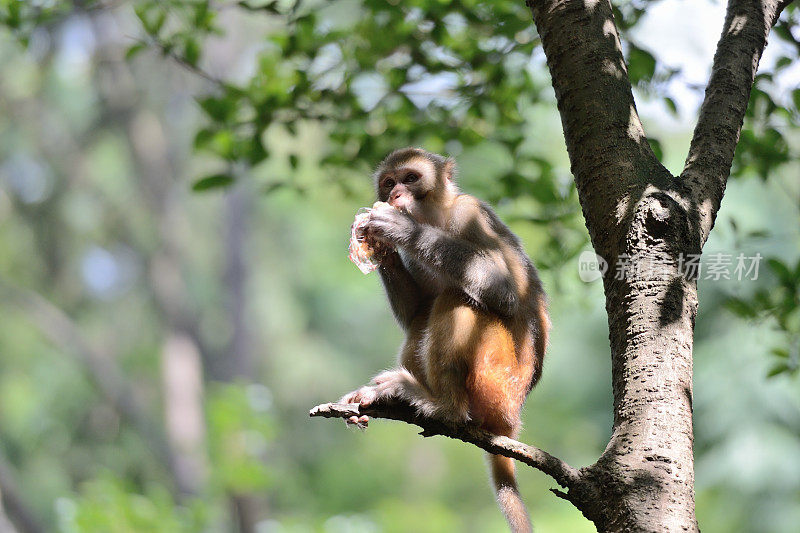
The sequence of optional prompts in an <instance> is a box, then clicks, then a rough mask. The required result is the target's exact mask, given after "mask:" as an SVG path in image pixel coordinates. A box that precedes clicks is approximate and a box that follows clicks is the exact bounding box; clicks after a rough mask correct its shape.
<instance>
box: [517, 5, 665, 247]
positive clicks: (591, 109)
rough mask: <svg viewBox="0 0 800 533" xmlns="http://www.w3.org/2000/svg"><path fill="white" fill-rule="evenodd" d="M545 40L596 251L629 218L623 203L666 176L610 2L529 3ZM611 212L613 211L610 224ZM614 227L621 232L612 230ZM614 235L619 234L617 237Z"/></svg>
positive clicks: (610, 243)
mask: <svg viewBox="0 0 800 533" xmlns="http://www.w3.org/2000/svg"><path fill="white" fill-rule="evenodd" d="M527 4H528V6H529V7H530V9H531V12H532V13H533V19H534V22H535V23H536V28H537V29H538V31H539V35H540V36H541V39H542V47H543V49H544V53H545V56H546V57H547V66H548V68H549V70H550V75H551V76H552V81H553V88H554V89H555V95H556V101H557V103H558V110H559V113H560V114H561V124H562V126H563V129H564V138H565V140H566V144H567V151H568V152H569V158H570V163H571V169H572V174H573V175H574V176H575V185H576V187H577V189H578V193H579V197H580V201H581V206H582V208H583V213H584V216H585V218H586V226H587V228H588V229H589V233H590V235H591V236H592V243H593V245H594V247H595V249H596V250H597V251H598V253H600V254H601V255H603V256H604V257H606V259H609V258H608V254H609V247H611V246H613V243H615V242H616V241H617V240H618V237H619V236H620V235H619V233H620V232H618V231H617V228H619V229H620V230H622V229H624V227H625V225H626V224H627V222H628V220H629V219H628V217H626V216H625V215H626V212H625V210H624V209H622V210H621V208H620V206H627V207H632V205H633V202H628V201H627V199H628V198H629V197H630V196H631V195H632V192H633V191H634V190H638V191H639V192H641V191H642V190H644V187H645V185H646V183H645V179H650V180H653V179H655V178H656V177H663V178H664V180H668V179H671V176H669V173H668V172H667V171H666V169H664V168H663V167H662V166H661V165H660V163H659V162H658V160H657V158H656V157H655V154H654V153H653V151H652V149H651V148H650V145H649V143H648V142H647V138H646V137H645V133H644V128H643V127H642V124H641V121H640V120H639V115H638V113H637V112H636V105H635V103H634V100H633V93H632V91H631V84H630V81H629V79H628V71H627V67H626V65H625V59H624V57H623V55H622V47H621V45H620V40H619V35H618V32H617V27H616V24H615V23H614V17H613V14H612V10H611V3H610V2H609V0H593V1H583V0H527ZM609 213H616V214H617V217H615V220H614V223H613V224H609V223H608V215H609ZM609 230H613V231H614V232H615V233H616V235H614V234H610V233H609ZM615 237H617V238H615Z"/></svg>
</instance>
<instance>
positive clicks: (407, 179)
mask: <svg viewBox="0 0 800 533" xmlns="http://www.w3.org/2000/svg"><path fill="white" fill-rule="evenodd" d="M418 179H419V176H418V175H416V174H415V173H413V172H409V173H408V174H406V177H405V179H404V180H403V181H404V182H406V183H414V182H415V181H417V180H418Z"/></svg>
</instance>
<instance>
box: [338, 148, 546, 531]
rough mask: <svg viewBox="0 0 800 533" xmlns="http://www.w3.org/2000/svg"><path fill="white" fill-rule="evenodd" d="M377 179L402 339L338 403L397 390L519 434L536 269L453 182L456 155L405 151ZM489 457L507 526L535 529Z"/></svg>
mask: <svg viewBox="0 0 800 533" xmlns="http://www.w3.org/2000/svg"><path fill="white" fill-rule="evenodd" d="M373 177H374V182H375V189H376V191H377V196H378V202H376V204H375V206H374V209H373V210H372V212H371V215H370V219H369V222H368V223H367V225H366V228H365V234H366V238H367V240H368V242H370V243H371V244H372V245H373V247H374V248H375V249H376V251H377V256H378V258H379V261H380V267H379V272H380V275H381V278H382V280H383V285H384V287H385V289H386V294H387V295H388V297H389V303H390V305H391V308H392V312H393V313H394V316H395V317H396V318H397V320H398V322H399V323H400V325H401V326H402V327H403V329H404V330H405V333H406V340H405V343H404V344H403V347H402V349H401V351H400V356H399V358H400V366H399V367H397V368H396V369H393V370H388V371H385V372H382V373H380V374H378V375H377V376H376V377H375V378H374V379H373V380H372V383H371V384H370V385H367V386H364V387H362V388H360V389H358V390H356V391H354V392H352V393H350V394H348V395H346V396H344V397H343V398H342V400H341V401H342V402H344V403H359V404H360V405H361V406H364V407H366V406H369V405H370V404H372V403H373V402H375V401H377V400H381V399H385V398H396V399H400V400H404V401H406V402H408V403H410V404H411V405H413V406H414V407H415V408H416V409H417V410H418V411H419V412H420V413H421V414H423V415H425V416H429V417H433V418H439V419H443V420H447V421H449V422H451V423H455V424H475V425H477V426H479V427H481V428H483V429H485V430H486V431H489V432H492V433H495V434H498V435H506V436H509V437H512V438H514V437H516V436H517V435H518V433H519V430H520V424H521V422H520V410H521V408H522V405H523V403H524V402H525V397H526V396H527V394H528V392H530V390H531V389H532V388H533V386H534V385H535V384H536V382H537V381H538V380H539V377H540V375H541V372H542V361H543V358H544V351H545V346H546V345H547V333H548V329H549V327H550V321H549V318H548V315H547V308H546V297H545V293H544V290H543V289H542V284H541V282H540V280H539V276H538V275H537V273H536V268H535V267H534V266H533V263H531V260H530V259H529V258H528V256H527V255H526V254H525V252H524V250H523V249H522V245H521V244H520V242H519V239H517V237H516V236H515V235H514V234H513V233H512V232H511V230H509V229H508V227H507V226H506V225H505V224H503V222H501V221H500V219H499V218H498V217H497V215H496V214H495V213H494V211H493V210H492V209H491V207H489V205H487V204H486V203H484V202H481V201H479V200H478V199H476V198H474V197H473V196H470V195H468V194H464V193H461V192H460V191H459V190H458V187H457V186H456V183H455V163H454V161H453V160H452V159H446V158H444V157H442V156H439V155H437V154H433V153H430V152H427V151H425V150H421V149H418V148H404V149H401V150H396V151H394V152H392V153H391V154H389V155H388V156H387V157H386V159H384V160H383V161H382V162H381V163H380V165H378V168H377V169H376V170H375V173H374V176H373ZM348 422H349V423H353V424H360V425H366V423H367V422H368V419H367V417H365V416H362V417H351V419H350V420H348ZM489 459H490V463H491V473H492V474H491V475H492V480H493V482H494V486H495V490H496V492H497V500H498V503H499V504H500V508H501V510H502V511H503V514H504V515H505V517H506V519H507V520H508V523H509V525H510V527H511V530H512V531H514V532H515V533H521V532H529V531H531V525H530V519H529V518H528V513H527V511H526V509H525V505H524V504H523V502H522V499H521V497H520V495H519V491H518V490H517V484H516V480H515V475H514V461H513V460H512V459H509V458H507V457H503V456H499V455H490V456H489Z"/></svg>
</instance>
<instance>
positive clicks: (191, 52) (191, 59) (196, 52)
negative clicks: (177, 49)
mask: <svg viewBox="0 0 800 533" xmlns="http://www.w3.org/2000/svg"><path fill="white" fill-rule="evenodd" d="M183 53H184V59H185V60H186V62H187V63H189V64H190V65H192V66H194V67H196V66H197V62H198V61H199V60H200V45H199V44H197V41H196V40H195V39H192V38H189V39H187V40H186V44H185V45H184V50H183Z"/></svg>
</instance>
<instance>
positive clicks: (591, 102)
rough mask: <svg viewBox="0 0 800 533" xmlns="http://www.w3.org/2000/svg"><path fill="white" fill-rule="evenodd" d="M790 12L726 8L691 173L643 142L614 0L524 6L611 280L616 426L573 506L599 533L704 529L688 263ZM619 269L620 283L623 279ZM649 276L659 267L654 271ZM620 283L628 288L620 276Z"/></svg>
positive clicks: (575, 489) (765, 6) (762, 6)
mask: <svg viewBox="0 0 800 533" xmlns="http://www.w3.org/2000/svg"><path fill="white" fill-rule="evenodd" d="M786 4H788V2H779V1H777V0H730V1H729V3H728V8H727V15H726V18H725V23H724V26H723V28H722V35H721V38H720V40H719V43H718V45H717V51H716V54H715V57H714V63H713V67H712V75H711V79H710V80H709V84H708V87H707V89H706V95H705V100H704V103H703V105H702V109H701V112H700V118H699V120H698V123H697V126H696V129H695V132H694V138H693V139H692V142H691V147H690V150H689V156H688V158H687V161H686V168H685V170H684V171H683V173H682V174H681V175H680V176H678V177H674V176H672V175H671V174H670V173H669V172H668V171H667V169H666V168H664V166H663V165H661V163H660V162H659V161H658V159H657V158H656V157H655V155H654V154H653V152H652V150H651V149H650V146H649V144H648V142H647V138H646V136H645V133H644V129H643V127H642V124H641V122H640V121H639V117H638V115H637V112H636V106H635V103H634V100H633V95H632V93H631V86H630V82H629V79H628V75H627V70H626V65H625V62H624V59H623V56H622V51H621V47H620V42H619V36H618V32H617V28H616V25H615V23H614V19H613V16H612V11H611V4H610V2H609V1H608V0H594V1H589V0H587V1H573V0H560V1H557V0H529V2H528V5H529V7H530V8H531V11H532V13H533V18H534V21H535V23H536V26H537V28H538V30H539V35H540V36H541V39H542V44H543V47H544V52H545V55H546V56H547V64H548V67H549V69H550V73H551V76H552V81H553V88H554V89H555V94H556V100H557V102H558V109H559V112H560V114H561V122H562V125H563V129H564V137H565V139H566V144H567V150H568V152H569V156H570V162H571V165H572V172H573V175H574V177H575V185H576V187H577V189H578V195H579V198H580V202H581V207H582V209H583V214H584V217H585V219H586V226H587V228H588V230H589V234H590V236H591V239H592V244H593V245H594V248H595V250H596V251H597V253H598V254H600V255H601V256H602V257H603V258H604V259H605V260H606V261H608V264H609V265H610V268H609V271H608V272H607V274H606V276H605V277H604V290H605V295H606V310H607V312H608V323H609V331H610V334H609V336H610V344H611V360H612V382H613V390H614V427H613V431H612V436H611V440H610V441H609V443H608V446H607V447H606V450H605V451H604V452H603V454H602V455H601V456H600V458H599V459H598V460H597V462H596V463H595V464H593V465H591V466H589V467H586V468H583V469H581V471H580V472H581V476H580V479H579V481H578V482H577V483H575V484H574V485H573V486H571V487H568V491H567V494H566V495H565V497H566V499H568V500H569V501H571V502H572V503H574V504H575V506H576V507H578V509H580V510H581V512H583V514H584V515H585V516H586V517H587V518H588V519H590V520H591V521H592V522H594V524H595V525H596V526H597V529H598V530H599V531H696V530H697V529H698V526H697V521H696V519H695V513H694V468H693V455H692V441H693V434H692V345H693V332H694V331H693V330H694V319H695V314H696V311H697V282H696V279H694V278H695V276H693V275H691V273H688V274H687V271H686V269H685V264H684V261H685V260H686V258H687V257H688V256H690V255H693V254H699V253H700V252H701V250H702V247H703V244H704V243H705V241H706V239H707V238H708V234H709V232H710V231H711V228H712V226H713V225H714V218H715V217H716V214H717V211H718V210H719V206H720V202H721V199H722V195H723V193H724V190H725V183H726V181H727V178H728V175H729V172H730V168H731V163H732V161H733V152H734V149H735V147H736V143H737V142H738V139H739V132H740V130H741V127H742V121H743V119H744V114H745V109H746V107H747V103H748V100H749V95H750V89H751V87H752V84H753V79H754V76H755V73H756V68H757V66H758V61H759V59H760V57H761V53H762V51H763V50H764V47H765V46H766V44H767V34H768V33H769V30H770V28H771V27H772V25H773V24H774V23H775V22H776V21H777V18H778V15H779V14H780V11H781V10H782V9H783V8H784V7H785V5H786ZM623 264H625V265H626V266H625V272H624V274H625V275H619V276H618V275H617V273H622V272H618V271H617V269H616V268H615V267H617V268H619V266H620V265H623ZM654 265H656V266H657V268H654ZM619 278H622V279H619Z"/></svg>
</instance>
